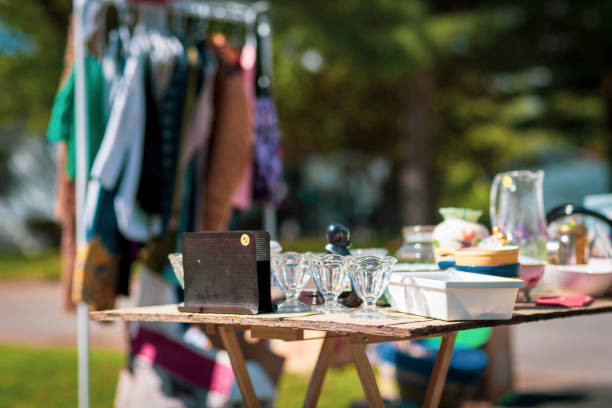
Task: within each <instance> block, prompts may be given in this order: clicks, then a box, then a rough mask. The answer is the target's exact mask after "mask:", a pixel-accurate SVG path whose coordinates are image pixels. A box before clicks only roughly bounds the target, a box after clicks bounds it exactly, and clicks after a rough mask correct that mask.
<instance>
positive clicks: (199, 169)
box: [50, 25, 282, 407]
mask: <svg viewBox="0 0 612 408" xmlns="http://www.w3.org/2000/svg"><path fill="white" fill-rule="evenodd" d="M193 44H196V45H193ZM226 45H227V44H226ZM235 50H236V49H235V48H234V47H225V48H223V47H215V46H213V45H211V44H208V43H207V42H205V41H199V42H198V41H192V40H191V39H189V38H187V35H186V34H185V35H182V36H180V37H177V36H175V35H173V34H171V33H168V32H166V31H165V30H158V29H152V28H150V27H149V28H146V29H145V28H143V27H142V26H140V25H139V26H137V27H136V28H135V29H134V30H133V34H132V33H130V32H129V30H127V29H126V28H125V27H120V28H119V30H118V32H117V33H111V34H110V36H109V41H108V46H107V49H106V52H105V53H104V57H103V59H102V64H101V65H100V63H98V62H97V61H96V60H95V59H93V61H90V62H89V63H88V64H90V65H93V64H94V63H97V64H98V65H99V67H98V68H97V69H98V70H99V72H98V73H94V74H93V76H92V74H91V73H90V72H89V71H88V72H87V82H92V81H94V82H95V81H98V82H100V84H99V89H98V93H99V94H100V95H101V98H100V99H101V100H100V103H99V104H98V105H97V106H95V107H93V108H92V107H88V109H95V110H96V112H97V113H92V114H90V122H89V124H88V129H89V132H88V138H92V137H94V138H95V139H94V140H93V142H91V143H90V144H89V146H90V149H92V150H91V151H90V152H89V155H90V157H89V158H90V160H89V163H90V174H89V180H88V188H87V194H86V199H85V210H84V222H85V229H86V241H87V242H86V245H85V246H84V247H83V248H80V250H79V253H78V254H77V256H76V265H75V266H74V268H73V269H72V270H73V271H74V272H75V273H74V274H73V276H72V279H71V282H72V290H71V292H72V295H73V299H74V300H75V301H81V300H82V301H85V302H87V303H88V305H89V306H90V307H91V308H93V309H103V308H104V309H105V308H111V307H113V306H114V302H115V298H116V296H117V294H121V293H127V291H128V287H129V280H130V271H131V269H132V267H133V262H134V261H135V260H138V261H139V262H138V263H137V265H138V268H140V270H139V273H138V278H137V283H136V284H137V285H138V290H137V291H136V292H138V293H139V294H140V296H141V297H140V299H139V300H138V304H139V305H141V306H144V305H153V304H160V303H178V302H180V301H182V299H183V291H182V289H181V288H180V286H179V285H178V282H177V281H176V278H175V276H174V274H173V272H172V270H171V268H170V266H169V263H168V261H167V255H168V253H169V252H175V251H179V252H180V251H181V235H182V234H183V233H184V232H187V231H193V230H196V229H207V230H225V229H227V228H228V223H229V217H230V214H231V211H232V209H233V208H234V203H233V199H232V197H235V196H236V194H238V195H239V194H241V193H240V192H244V191H246V192H247V193H248V197H249V198H248V200H249V202H250V199H251V198H250V196H251V195H252V192H253V184H252V180H251V181H247V182H246V183H245V174H249V173H251V174H252V172H253V171H254V163H253V155H254V152H253V143H254V138H255V121H254V110H255V106H256V104H255V103H256V102H255V88H254V85H253V84H254V64H251V65H249V66H246V65H245V68H248V69H240V67H239V65H238V54H237V52H236V51H235ZM245 55H246V54H245ZM92 58H93V57H92ZM100 67H101V68H100ZM91 69H92V68H88V70H91ZM72 81H74V79H72ZM68 82H69V81H68V80H67V81H66V83H68ZM70 86H71V87H72V88H74V84H71V85H70ZM95 86H98V85H95ZM68 92H72V96H71V95H69V94H68ZM95 95H96V93H95V92H88V98H90V97H93V96H95ZM73 98H74V90H72V91H65V90H64V86H63V87H62V88H61V89H60V92H58V95H57V97H56V101H57V105H56V107H54V111H55V112H54V115H53V118H52V122H51V124H50V134H52V135H53V138H54V140H65V142H64V143H66V145H67V146H68V147H67V148H66V152H65V156H66V164H60V166H61V169H62V173H63V174H64V175H65V176H66V177H65V179H67V180H69V181H70V182H71V183H72V184H71V185H72V190H69V189H65V190H63V191H64V192H68V193H70V192H71V194H72V196H71V197H70V198H66V200H67V201H70V202H71V203H72V204H73V207H72V208H73V211H74V182H73V181H72V180H71V179H70V171H72V177H74V163H73V164H72V167H71V169H72V170H70V166H71V165H70V164H69V162H70V161H71V154H72V161H74V140H73V141H72V146H73V147H72V150H70V143H71V142H70V138H71V137H73V136H74V130H73V129H72V127H73V126H74V123H73V122H74V114H73V112H72V111H73V109H74V102H73ZM96 115H97V118H94V122H97V123H99V124H100V126H99V128H100V129H101V130H100V131H99V132H98V133H95V132H93V131H92V130H91V126H92V125H93V124H92V123H91V118H92V117H94V116H96ZM51 130H52V131H51ZM50 138H51V136H50ZM64 169H66V170H64ZM58 174H59V173H58ZM58 180H60V181H61V179H59V178H58ZM241 183H242V184H241ZM239 186H242V187H243V189H242V190H241V189H240V188H239ZM66 197H68V194H67V195H66ZM64 207H68V206H64ZM58 208H59V207H58ZM62 211H67V210H62ZM71 219H72V220H73V223H72V228H73V229H74V215H72V218H71ZM68 227H70V225H69V224H68V223H66V224H65V230H66V228H68ZM72 237H74V234H72ZM66 243H67V247H68V241H66ZM72 245H74V242H73V243H72ZM72 250H73V251H74V249H72ZM72 259H75V258H74V256H73V257H72ZM66 268H68V267H66ZM129 326H130V330H129V340H130V358H129V362H128V369H127V370H124V371H123V372H122V373H121V379H120V384H119V388H118V392H117V398H116V401H115V404H116V406H129V407H138V406H143V407H145V406H146V407H150V406H226V405H225V404H232V403H233V402H234V401H239V400H240V393H239V391H238V388H237V386H236V383H235V380H234V377H233V372H232V370H231V365H230V364H229V360H228V358H227V354H226V353H225V352H223V351H219V350H217V349H215V348H214V346H213V345H212V344H203V343H204V342H206V340H202V339H206V336H205V335H204V334H203V333H201V332H200V331H199V330H197V329H194V330H195V333H200V334H199V335H196V334H194V331H193V330H192V331H191V332H189V331H186V329H187V327H186V326H185V325H183V324H130V325H129ZM194 336H195V337H198V336H199V338H200V340H197V341H194ZM258 347H260V349H257V350H256V351H255V349H253V350H252V354H251V355H248V356H247V358H253V359H258V358H260V359H261V358H263V359H264V360H265V361H266V364H268V363H270V364H269V365H270V366H273V367H275V368H274V370H272V371H273V372H275V373H276V374H274V373H272V374H270V373H268V372H267V370H268V369H267V368H266V371H262V368H261V366H260V365H258V364H257V363H253V362H249V363H248V364H247V365H248V369H249V371H250V372H251V375H252V378H256V379H257V382H258V384H257V385H256V388H257V395H258V397H259V398H261V397H262V396H263V397H264V398H268V401H270V404H271V403H272V402H271V401H272V400H273V398H274V385H273V383H274V382H275V381H276V380H277V379H278V374H279V373H280V367H281V366H282V358H279V357H278V356H273V355H272V353H270V352H269V351H268V350H267V349H266V347H265V344H264V343H262V344H260V345H259V346H258ZM266 351H267V354H266ZM193 361H199V362H201V363H202V364H203V367H207V369H206V370H202V369H201V367H199V368H198V370H196V371H194V370H193V369H191V367H193V366H192V365H190V364H188V363H191V362H193ZM264 366H265V364H264ZM271 379H272V380H271ZM122 390H124V391H125V390H127V391H125V392H123V391H122ZM262 391H263V394H262Z"/></svg>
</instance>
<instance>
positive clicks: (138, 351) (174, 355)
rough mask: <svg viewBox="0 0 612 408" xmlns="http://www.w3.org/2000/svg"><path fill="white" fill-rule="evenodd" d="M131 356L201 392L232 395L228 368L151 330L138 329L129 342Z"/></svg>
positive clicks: (229, 368) (232, 374) (231, 372)
mask: <svg viewBox="0 0 612 408" xmlns="http://www.w3.org/2000/svg"><path fill="white" fill-rule="evenodd" d="M131 354H132V355H133V356H138V357H140V358H144V359H146V360H147V361H150V362H151V363H152V364H154V365H157V366H159V367H162V368H163V369H164V370H166V371H167V372H170V373H172V374H173V375H176V376H177V377H180V378H182V379H183V380H186V381H188V382H190V383H191V384H194V385H196V386H198V387H200V388H202V389H203V390H208V391H214V392H217V393H219V394H222V395H227V396H229V395H230V393H231V391H232V383H233V381H234V372H233V371H232V368H231V366H229V365H224V364H220V363H219V362H217V361H216V360H215V359H214V358H210V357H207V356H205V355H203V354H202V353H197V352H195V351H193V350H191V349H190V348H189V347H187V346H185V345H184V344H183V343H179V342H177V341H174V340H172V339H170V338H168V337H166V336H164V335H162V334H161V333H157V332H155V331H153V330H149V329H146V328H144V327H140V328H139V330H138V334H137V335H136V337H135V338H133V339H132V340H131Z"/></svg>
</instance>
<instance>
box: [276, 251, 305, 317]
mask: <svg viewBox="0 0 612 408" xmlns="http://www.w3.org/2000/svg"><path fill="white" fill-rule="evenodd" d="M271 264H272V274H273V276H274V280H275V281H276V283H277V284H278V286H279V287H280V289H281V290H282V291H283V294H284V295H285V297H286V298H287V300H285V301H284V302H283V303H281V304H280V305H279V306H278V311H279V312H307V311H309V310H310V306H308V305H306V304H304V303H302V302H300V300H299V296H300V292H301V291H302V289H304V286H306V283H308V279H310V271H309V268H308V261H307V258H306V257H305V256H304V255H301V254H298V253H297V252H283V253H279V254H272V257H271Z"/></svg>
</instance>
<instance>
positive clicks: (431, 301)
mask: <svg viewBox="0 0 612 408" xmlns="http://www.w3.org/2000/svg"><path fill="white" fill-rule="evenodd" d="M522 287H523V281H522V280H520V279H509V278H500V277H497V276H490V275H483V274H478V273H469V272H458V271H456V270H454V269H447V270H445V271H440V272H428V273H418V272H395V273H393V274H391V281H390V282H389V287H388V291H389V297H390V301H391V307H392V308H393V309H395V310H397V311H399V312H405V313H411V314H416V315H420V316H426V317H433V318H435V319H441V320H508V319H511V318H512V312H513V310H514V301H515V300H516V293H517V291H518V289H520V288H522Z"/></svg>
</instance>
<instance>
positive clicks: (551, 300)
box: [536, 295, 593, 307]
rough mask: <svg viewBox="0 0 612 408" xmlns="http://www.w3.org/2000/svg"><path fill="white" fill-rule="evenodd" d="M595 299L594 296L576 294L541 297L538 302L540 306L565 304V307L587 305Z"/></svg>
mask: <svg viewBox="0 0 612 408" xmlns="http://www.w3.org/2000/svg"><path fill="white" fill-rule="evenodd" d="M592 301H593V297H592V296H587V295H574V296H559V297H547V298H540V299H538V301H537V302H536V305H538V306H564V307H579V306H586V305H588V304H590V303H591V302H592Z"/></svg>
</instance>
